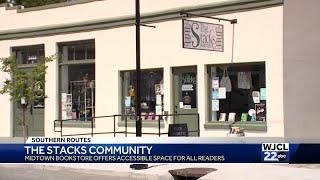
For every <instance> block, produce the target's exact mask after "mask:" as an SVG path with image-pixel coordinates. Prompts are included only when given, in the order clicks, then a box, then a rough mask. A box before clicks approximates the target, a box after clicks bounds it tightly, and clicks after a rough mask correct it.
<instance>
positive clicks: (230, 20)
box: [180, 11, 238, 24]
mask: <svg viewBox="0 0 320 180" xmlns="http://www.w3.org/2000/svg"><path fill="white" fill-rule="evenodd" d="M180 15H186V17H203V18H208V19H215V20H218V21H219V22H220V21H227V22H230V24H237V22H238V20H237V19H225V18H217V17H212V16H205V15H200V14H193V13H189V12H184V11H181V12H180Z"/></svg>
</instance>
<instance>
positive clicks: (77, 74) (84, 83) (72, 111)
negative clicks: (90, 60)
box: [60, 64, 95, 121]
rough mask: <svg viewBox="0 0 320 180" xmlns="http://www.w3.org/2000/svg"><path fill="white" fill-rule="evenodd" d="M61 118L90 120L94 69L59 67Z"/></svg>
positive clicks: (74, 66)
mask: <svg viewBox="0 0 320 180" xmlns="http://www.w3.org/2000/svg"><path fill="white" fill-rule="evenodd" d="M60 94H61V118H62V119H78V120H83V121H85V120H91V117H94V112H95V67H94V64H90V65H69V66H67V65H64V66H61V67H60Z"/></svg>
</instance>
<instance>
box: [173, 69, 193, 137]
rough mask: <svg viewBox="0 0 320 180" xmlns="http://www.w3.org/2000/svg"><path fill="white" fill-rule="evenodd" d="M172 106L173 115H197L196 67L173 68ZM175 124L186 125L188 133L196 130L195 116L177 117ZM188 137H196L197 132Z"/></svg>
mask: <svg viewBox="0 0 320 180" xmlns="http://www.w3.org/2000/svg"><path fill="white" fill-rule="evenodd" d="M172 72H173V86H172V87H173V102H174V103H173V104H174V107H173V109H174V113H175V114H192V113H195V114H196V113H198V103H197V67H196V66H188V67H178V68H173V71H172ZM174 123H175V124H180V123H186V124H187V126H188V131H197V130H198V120H197V116H195V115H193V116H190V115H178V116H175V118H174ZM189 136H198V133H197V132H190V133H189Z"/></svg>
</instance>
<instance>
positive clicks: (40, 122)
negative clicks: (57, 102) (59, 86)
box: [13, 68, 44, 137]
mask: <svg viewBox="0 0 320 180" xmlns="http://www.w3.org/2000/svg"><path fill="white" fill-rule="evenodd" d="M20 70H21V71H29V70H31V68H24V69H20ZM42 86H43V85H41V88H42V89H44V87H42ZM22 111H23V110H22V106H21V104H20V103H18V102H15V103H13V127H14V128H13V136H14V137H23V126H22V121H23V119H22ZM25 119H26V125H27V135H28V136H44V100H39V101H37V102H34V103H33V104H28V107H27V109H26V112H25Z"/></svg>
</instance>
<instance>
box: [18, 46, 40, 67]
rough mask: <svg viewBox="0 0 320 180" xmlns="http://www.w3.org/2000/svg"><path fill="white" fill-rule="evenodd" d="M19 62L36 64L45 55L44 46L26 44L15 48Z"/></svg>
mask: <svg viewBox="0 0 320 180" xmlns="http://www.w3.org/2000/svg"><path fill="white" fill-rule="evenodd" d="M13 51H14V54H15V55H16V57H17V63H18V64H35V63H37V62H38V61H39V59H40V58H42V57H44V46H43V45H41V46H26V47H18V48H13Z"/></svg>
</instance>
